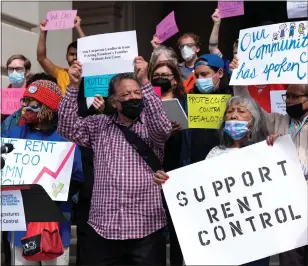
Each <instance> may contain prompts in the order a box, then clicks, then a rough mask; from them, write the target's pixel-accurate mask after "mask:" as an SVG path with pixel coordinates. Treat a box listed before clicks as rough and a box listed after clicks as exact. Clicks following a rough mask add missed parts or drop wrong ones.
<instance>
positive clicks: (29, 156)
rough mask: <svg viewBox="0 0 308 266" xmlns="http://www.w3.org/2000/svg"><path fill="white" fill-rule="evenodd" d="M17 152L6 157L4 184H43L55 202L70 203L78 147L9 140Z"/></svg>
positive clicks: (7, 140)
mask: <svg viewBox="0 0 308 266" xmlns="http://www.w3.org/2000/svg"><path fill="white" fill-rule="evenodd" d="M2 143H11V144H13V146H14V150H13V151H12V152H11V153H9V154H7V155H5V156H3V157H4V159H5V166H4V167H3V169H1V185H22V184H40V185H41V186H42V187H43V188H44V189H45V190H46V192H47V193H48V195H49V196H50V197H51V199H52V200H55V201H66V200H67V197H68V192H69V187H70V181H71V173H72V168H73V162H74V151H75V147H76V145H75V144H74V143H71V142H57V141H41V140H31V139H7V138H3V139H2Z"/></svg>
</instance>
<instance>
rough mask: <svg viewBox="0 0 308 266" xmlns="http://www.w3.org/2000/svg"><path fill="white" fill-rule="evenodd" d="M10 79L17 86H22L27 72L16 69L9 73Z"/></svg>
mask: <svg viewBox="0 0 308 266" xmlns="http://www.w3.org/2000/svg"><path fill="white" fill-rule="evenodd" d="M9 81H10V82H11V83H12V84H13V85H15V86H16V85H17V86H21V85H22V84H23V83H24V81H25V72H20V73H19V72H16V70H14V71H13V72H12V73H10V74H9Z"/></svg>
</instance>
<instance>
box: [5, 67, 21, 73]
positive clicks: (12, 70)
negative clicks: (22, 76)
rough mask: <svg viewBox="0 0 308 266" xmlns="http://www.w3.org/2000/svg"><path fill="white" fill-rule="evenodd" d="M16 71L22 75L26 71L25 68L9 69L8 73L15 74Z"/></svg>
mask: <svg viewBox="0 0 308 266" xmlns="http://www.w3.org/2000/svg"><path fill="white" fill-rule="evenodd" d="M14 70H15V71H16V72H18V73H21V72H24V71H25V68H24V67H8V68H7V72H8V73H13V72H14Z"/></svg>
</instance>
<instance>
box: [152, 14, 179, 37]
mask: <svg viewBox="0 0 308 266" xmlns="http://www.w3.org/2000/svg"><path fill="white" fill-rule="evenodd" d="M178 32H179V29H178V26H177V25H176V22H175V17H174V11H172V12H171V13H170V14H169V15H168V16H167V17H165V18H164V19H163V20H162V21H161V22H160V23H159V24H158V25H157V26H156V35H157V37H158V39H159V40H160V41H161V42H164V41H166V40H168V39H169V38H170V37H171V36H173V35H174V34H176V33H178Z"/></svg>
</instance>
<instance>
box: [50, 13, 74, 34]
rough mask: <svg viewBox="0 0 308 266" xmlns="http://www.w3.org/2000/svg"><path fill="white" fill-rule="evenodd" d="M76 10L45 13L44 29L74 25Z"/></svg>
mask: <svg viewBox="0 0 308 266" xmlns="http://www.w3.org/2000/svg"><path fill="white" fill-rule="evenodd" d="M76 15H77V10H58V11H49V12H48V13H47V17H46V19H47V23H46V26H45V28H44V29H45V30H62V29H71V28H73V27H74V21H75V18H76Z"/></svg>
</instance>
